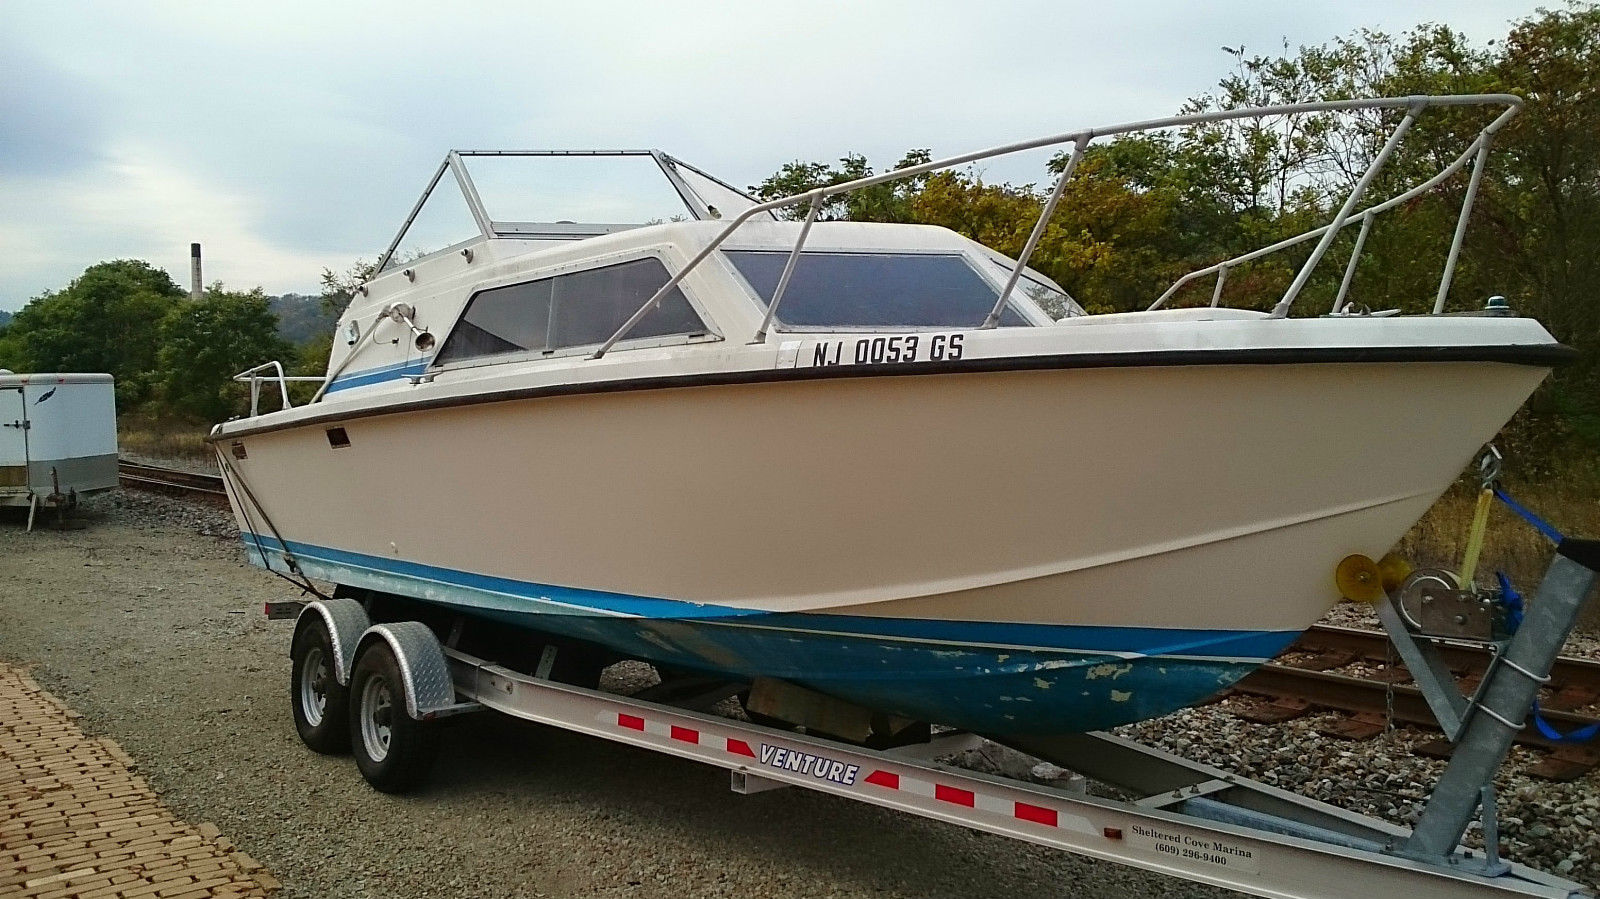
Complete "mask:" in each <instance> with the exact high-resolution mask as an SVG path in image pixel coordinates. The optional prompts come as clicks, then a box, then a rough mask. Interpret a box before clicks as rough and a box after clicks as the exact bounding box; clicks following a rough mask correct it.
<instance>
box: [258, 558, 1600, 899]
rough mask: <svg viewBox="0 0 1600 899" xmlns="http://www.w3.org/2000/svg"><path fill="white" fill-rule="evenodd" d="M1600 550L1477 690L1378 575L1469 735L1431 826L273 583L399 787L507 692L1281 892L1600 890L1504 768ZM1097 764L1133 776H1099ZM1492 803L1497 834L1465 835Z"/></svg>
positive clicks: (855, 787)
mask: <svg viewBox="0 0 1600 899" xmlns="http://www.w3.org/2000/svg"><path fill="white" fill-rule="evenodd" d="M1366 564H1367V565H1368V566H1372V567H1371V568H1370V573H1372V574H1373V575H1375V574H1376V572H1377V568H1376V566H1375V565H1374V564H1373V563H1370V562H1367V563H1366ZM1367 570H1368V569H1363V571H1367ZM1597 571H1600V541H1596V540H1574V539H1570V538H1569V539H1565V540H1563V541H1562V542H1561V543H1560V545H1559V547H1558V548H1557V551H1556V556H1555V558H1554V560H1553V561H1552V563H1551V565H1550V568H1549V570H1548V571H1547V572H1546V575H1545V577H1544V580H1543V582H1542V583H1541V585H1540V587H1539V590H1538V593H1537V595H1536V596H1535V598H1534V599H1533V600H1532V601H1531V602H1530V603H1529V604H1528V608H1527V612H1526V616H1525V618H1524V619H1523V620H1522V622H1521V624H1520V626H1519V627H1517V628H1516V630H1515V633H1514V634H1511V635H1510V636H1509V637H1507V638H1506V639H1503V640H1499V641H1495V642H1492V643H1491V644H1490V645H1491V647H1492V649H1493V650H1494V653H1495V657H1494V661H1493V663H1492V664H1491V665H1490V667H1489V669H1488V671H1487V672H1486V673H1485V676H1484V677H1483V679H1482V682H1481V683H1480V685H1479V686H1478V688H1477V689H1476V691H1475V692H1474V693H1473V695H1471V696H1470V697H1468V696H1463V695H1462V694H1461V693H1460V692H1459V690H1458V688H1457V687H1456V685H1455V683H1454V680H1453V679H1452V677H1451V675H1450V672H1449V669H1448V668H1447V667H1445V665H1444V663H1443V661H1442V659H1441V657H1440V654H1439V652H1438V650H1437V648H1436V646H1435V645H1434V641H1435V640H1436V639H1437V638H1435V637H1430V636H1426V635H1422V634H1419V633H1417V631H1416V628H1415V627H1414V626H1413V627H1409V628H1408V627H1407V624H1406V617H1405V615H1404V613H1403V610H1402V609H1401V608H1400V606H1399V604H1398V601H1397V600H1396V599H1395V598H1393V597H1391V595H1390V593H1389V591H1388V590H1387V589H1386V588H1385V587H1383V586H1374V587H1373V590H1374V596H1375V605H1376V607H1377V611H1378V614H1379V619H1380V620H1381V621H1382V623H1383V625H1384V627H1385V630H1386V631H1388V633H1389V636H1390V639H1391V640H1392V641H1393V642H1394V644H1395V647H1396V649H1397V650H1398V652H1399V654H1400V656H1401V658H1402V659H1403V660H1404V661H1405V663H1406V664H1407V667H1408V668H1409V669H1410V670H1411V671H1412V672H1413V674H1414V676H1415V677H1416V680H1417V683H1418V684H1419V685H1420V686H1421V687H1422V689H1423V691H1424V693H1425V695H1426V696H1427V698H1428V701H1429V705H1430V707H1432V709H1433V710H1434V712H1435V714H1436V716H1437V717H1438V719H1439V722H1440V725H1441V727H1442V728H1443V729H1444V731H1445V733H1446V735H1447V736H1448V737H1449V739H1450V740H1451V742H1452V743H1453V744H1454V745H1455V750H1454V752H1453V754H1452V755H1451V759H1450V762H1449V765H1448V767H1447V768H1446V770H1445V772H1444V774H1443V775H1442V776H1441V777H1440V779H1439V782H1438V783H1437V784H1436V785H1435V787H1434V789H1433V791H1432V792H1431V794H1430V795H1429V798H1428V801H1427V805H1426V808H1425V810H1424V812H1423V815H1422V817H1421V819H1420V820H1419V821H1418V823H1417V826H1416V827H1415V828H1414V829H1410V830H1408V829H1406V828H1402V827H1398V826H1395V825H1391V824H1388V823H1386V822H1383V821H1380V820H1377V819H1374V818H1369V817H1366V816H1363V815H1358V814H1355V813H1352V812H1348V811H1345V810H1343V809H1340V808H1338V807H1336V806H1333V805H1329V804H1326V803H1322V802H1317V801H1315V800H1312V799H1309V798H1306V797H1303V796H1299V795H1296V794H1294V793H1290V792H1288V791H1285V790H1280V789H1276V788H1274V787H1270V786H1267V785H1265V784H1261V783H1256V782H1254V781H1250V780H1248V779H1245V778H1242V777H1239V776H1237V775H1235V774H1231V773H1229V772H1226V771H1223V770H1221V769H1217V768H1213V767H1210V766H1207V765H1202V764H1198V763H1196V762H1192V761H1189V760H1186V759H1183V758H1180V757H1178V756H1175V755H1172V754H1169V753H1166V752H1162V751H1160V750H1156V749H1153V748H1150V747H1147V746H1144V745H1141V744H1138V743H1135V742H1133V741H1130V740H1126V739H1122V738H1120V737H1116V736H1113V735H1110V734H1105V733H1085V734H1068V735H1062V736H1050V737H1022V738H1003V739H1001V740H999V741H997V742H1000V743H1003V744H1004V745H1005V746H1006V747H1009V748H1010V749H1013V750H1016V751H1020V752H1023V753H1026V754H1028V755H1029V756H1032V757H1035V758H1037V759H1041V760H1044V761H1048V762H1050V763H1052V764H1055V765H1057V766H1060V767H1061V768H1064V769H1067V770H1068V771H1071V772H1073V773H1074V774H1076V775H1081V777H1074V778H1072V779H1071V780H1070V781H1068V786H1067V788H1060V787H1056V786H1048V785H1042V784H1037V783H1033V782H1030V781H1028V780H1024V779H1020V778H1009V777H1002V776H996V775H990V774H985V773H980V772H976V771H972V770H968V769H965V768H959V767H956V766H954V765H951V764H947V763H944V762H942V761H940V760H941V759H946V758H949V757H951V756H953V755H956V754H958V753H960V752H962V751H963V750H969V749H992V748H993V747H994V746H995V742H996V741H990V740H988V739H986V738H984V737H982V736H979V735H975V734H969V733H964V732H952V733H943V734H934V735H932V736H931V737H930V738H929V739H928V740H927V741H925V742H919V743H913V744H910V745H904V746H899V747H895V748H890V749H871V748H866V747H864V746H861V745H857V744H855V743H850V742H845V741H841V740H836V739H830V738H828V737H824V736H819V735H815V734H804V733H798V732H795V731H792V730H783V729H778V728H773V727H766V726H762V725H759V724H752V723H748V722H745V721H740V720H735V719H732V718H728V717H723V716H720V715H715V714H711V713H708V712H706V711H702V710H700V709H701V708H704V707H706V706H707V705H708V704H709V702H708V701H707V700H708V697H710V698H711V699H712V701H714V699H720V698H722V697H725V696H728V695H731V693H732V691H731V690H726V689H725V690H723V691H721V692H716V691H712V692H710V693H705V692H702V693H701V694H700V695H699V696H698V697H689V698H687V699H680V700H679V701H677V702H675V703H668V702H653V701H648V700H646V699H642V698H635V697H628V696H622V695H617V694H613V693H608V692H603V691H600V690H597V689H587V688H585V687H581V686H574V685H572V684H568V683H562V682H560V681H559V680H558V679H556V678H553V677H552V676H551V675H552V672H555V671H557V666H556V659H557V653H558V650H557V648H556V647H555V646H546V647H545V648H544V651H543V654H542V655H541V656H540V657H539V660H538V664H537V667H536V668H535V670H534V671H533V673H531V674H526V673H522V672H519V671H516V670H513V669H511V668H508V667H505V666H504V665H500V664H496V663H495V662H494V661H491V660H486V659H481V658H477V657H474V656H472V655H469V654H467V653H465V652H462V651H461V650H459V649H457V648H455V646H454V644H455V642H456V638H457V637H458V636H459V635H460V633H461V627H459V626H457V627H456V628H454V629H453V630H452V631H451V632H450V633H448V634H447V635H445V636H444V639H442V640H441V639H440V636H439V635H438V634H437V633H436V632H435V631H434V630H433V629H432V628H430V627H429V626H427V625H425V624H422V623H420V622H417V621H399V622H390V623H380V624H373V623H371V621H370V619H369V617H368V611H367V607H365V606H363V604H362V603H361V602H359V601H357V600H355V599H349V598H338V599H320V600H316V601H313V602H309V603H304V604H301V603H271V604H269V608H268V613H269V616H272V617H288V615H291V614H294V613H295V611H296V610H298V617H297V623H296V626H295V641H294V649H293V651H292V655H293V656H294V685H293V686H294V688H293V691H292V693H293V698H294V706H295V717H296V726H297V728H298V729H300V731H301V736H302V738H303V739H305V741H306V742H307V744H308V745H310V746H311V747H312V748H313V749H316V750H318V751H322V752H330V751H338V750H339V749H342V748H343V746H344V745H351V748H352V749H353V751H354V754H355V756H356V762H357V765H358V767H360V769H361V771H362V774H363V775H364V776H365V777H366V778H367V779H368V781H369V782H371V783H372V784H373V785H374V786H375V787H377V788H379V789H381V790H385V791H400V790H403V789H406V788H408V787H409V786H412V785H414V783H416V782H417V780H418V779H420V778H421V777H422V776H424V775H425V774H426V771H427V769H428V767H429V766H430V765H431V763H432V759H433V748H434V747H435V746H436V745H437V744H436V740H437V736H438V734H437V726H438V722H439V720H440V719H442V718H445V717H449V716H452V715H458V714H463V713H467V712H476V711H480V710H493V711H498V712H503V713H505V714H508V715H512V716H514V717H517V718H522V719H525V720H528V721H534V722H538V723H540V724H546V725H550V726H553V727H559V728H562V729H565V730H571V731H576V732H579V733H583V734H587V735H589V736H593V737H599V738H602V739H606V740H611V741H614V742H618V743H623V744H627V745H630V746H636V747H640V748H643V749H650V750H654V751H657V752H662V753H666V754H668V755H673V756H678V757H680V758H684V759H690V760H693V761H697V762H702V763H705V764H708V765H715V766H717V767H721V768H726V769H728V771H729V772H730V774H731V784H732V789H733V790H734V792H737V793H742V794H751V793H761V792H765V791H768V790H774V789H778V788H782V787H804V788H807V789H812V790H817V791H819V792H823V793H829V794H833V795H836V796H842V797H845V798H848V799H853V800H857V801H860V802H866V803H869V804H872V805H877V806H883V807H885V808H891V809H895V810H898V811H902V812H906V813H909V814H913V815H920V816H922V817H925V818H932V819H934V820H938V821H946V822H949V823H952V824H956V825H959V826H962V827H966V828H970V829H973V830H978V831H983V832H987V833H993V834H999V835H1001V836H1006V837H1011V838H1014V839H1018V840H1023V841H1025V842H1029V843H1036V844H1039V845H1043V846H1050V847H1054V848H1057V849H1063V850H1066V851H1068V852H1073V853H1077V854H1079V855H1084V856H1088V857H1090V858H1097V859H1103V860H1106V861H1112V862H1117V863H1119V864H1125V865H1130V866H1133V867H1137V868H1143V869H1146V870H1150V871H1156V872H1160V873H1162V874H1167V875H1170V876H1173V877H1177V878H1181V879H1184V880H1190V881H1196V882H1201V883H1208V884H1212V885H1215V886H1221V887H1227V888H1229V889H1233V890H1238V891H1240V892H1244V893H1251V894H1255V895H1260V896H1272V897H1295V899H1309V897H1337V896H1349V895H1404V896H1406V897H1408V899H1427V897H1439V899H1445V897H1449V899H1461V897H1472V896H1484V897H1488V896H1541V897H1560V899H1571V897H1577V896H1586V895H1589V894H1588V893H1587V892H1586V888H1585V887H1584V886H1583V885H1582V884H1578V883H1575V882H1572V881H1569V880H1565V879H1562V878H1560V877H1556V876H1554V875H1550V874H1546V873H1544V872H1542V871H1538V870H1535V869H1532V868H1529V867H1526V866H1523V865H1517V864H1512V863H1509V862H1506V861H1505V860H1503V859H1501V858H1500V857H1499V854H1498V842H1499V835H1498V829H1497V826H1496V818H1495V798H1494V789H1493V781H1494V775H1495V772H1496V770H1497V769H1498V768H1499V766H1500V764H1501V762H1502V761H1503V760H1504V758H1505V756H1506V753H1507V751H1508V749H1509V748H1510V746H1511V742H1512V738H1513V736H1514V735H1515V734H1516V732H1517V731H1518V730H1520V729H1521V727H1522V722H1523V720H1524V719H1525V718H1526V716H1527V714H1528V713H1529V710H1530V708H1531V707H1532V704H1533V701H1534V699H1535V697H1536V696H1537V692H1538V688H1539V686H1540V684H1541V683H1543V682H1544V681H1545V680H1547V679H1548V677H1547V673H1548V672H1549V670H1550V668H1551V665H1552V664H1553V662H1554V660H1555V658H1556V656H1557V654H1558V652H1559V650H1560V648H1561V645H1562V644H1563V643H1564V642H1565V641H1566V638H1567V635H1568V634H1569V633H1570V631H1571V629H1572V626H1573V623H1574V622H1575V620H1576V618H1577V614H1578V611H1579V608H1580V606H1581V605H1582V603H1583V600H1584V599H1585V597H1587V596H1588V594H1589V592H1590V591H1591V590H1592V589H1593V588H1594V585H1595V582H1596V577H1597V574H1596V573H1597ZM1373 583H1374V584H1376V581H1373ZM669 683H670V682H669ZM657 695H659V693H658V694H657ZM696 698H698V699H699V700H700V701H698V702H696V701H695V699H696ZM690 706H693V707H690ZM1083 778H1089V779H1091V780H1093V781H1097V782H1099V783H1102V784H1105V785H1107V786H1110V787H1112V788H1114V790H1115V791H1116V792H1118V793H1120V794H1122V795H1123V796H1125V797H1127V798H1122V799H1113V798H1106V797H1105V796H1100V795H1092V794H1091V793H1090V792H1088V790H1087V788H1086V785H1085V783H1084V781H1083ZM1475 818H1476V819H1479V820H1481V823H1482V828H1483V831H1482V832H1483V836H1484V842H1485V849H1483V850H1473V849H1469V848H1466V847H1464V846H1461V845H1460V841H1461V838H1462V836H1463V834H1464V833H1465V832H1466V830H1467V827H1468V824H1469V823H1470V822H1471V821H1472V820H1474V819H1475Z"/></svg>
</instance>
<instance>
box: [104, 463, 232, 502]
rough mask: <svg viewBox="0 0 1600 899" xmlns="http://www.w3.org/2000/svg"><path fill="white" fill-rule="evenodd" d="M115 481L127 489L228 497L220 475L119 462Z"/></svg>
mask: <svg viewBox="0 0 1600 899" xmlns="http://www.w3.org/2000/svg"><path fill="white" fill-rule="evenodd" d="M117 479H118V480H119V481H122V482H123V483H125V484H127V486H129V487H135V488H138V489H141V490H162V491H177V492H181V493H195V494H201V495H204V496H218V497H226V496H227V495H228V494H227V491H226V490H224V489H223V485H222V476H221V475H214V474H204V473H201V472H195V471H184V470H182V469H177V468H165V467H162V466H159V465H144V464H142V463H138V462H126V461H120V460H119V461H118V462H117Z"/></svg>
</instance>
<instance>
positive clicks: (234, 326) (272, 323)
mask: <svg viewBox="0 0 1600 899" xmlns="http://www.w3.org/2000/svg"><path fill="white" fill-rule="evenodd" d="M277 324H278V322H277V317H276V316H274V315H273V314H272V311H271V309H270V308H269V306H268V300H267V297H266V295H265V294H263V293H262V292H261V288H259V287H258V288H256V289H254V290H251V291H248V292H235V291H226V290H223V289H222V285H221V284H220V283H219V284H215V285H212V287H210V288H209V289H207V290H206V292H205V295H204V296H202V297H201V298H200V299H199V300H196V301H194V302H190V303H184V304H182V305H180V306H178V307H177V308H175V309H173V310H172V313H171V314H170V315H169V316H168V317H167V319H166V321H165V322H163V324H162V331H161V336H162V346H161V352H160V359H159V361H160V367H161V368H160V370H161V380H160V388H161V396H162V398H163V399H164V401H165V403H166V405H167V407H168V408H169V409H172V410H174V411H177V412H180V413H183V414H186V415H192V416H194V417H196V418H199V419H201V420H203V421H221V420H222V419H224V418H227V417H229V416H230V415H237V414H240V413H242V412H244V411H247V409H248V405H247V404H248V399H247V397H248V391H247V388H246V387H245V385H243V384H239V383H235V382H234V381H233V376H234V375H235V374H237V373H238V372H241V371H243V370H245V369H247V368H250V367H251V366H254V365H259V364H260V363H262V362H266V361H269V360H272V359H283V358H285V357H287V356H289V355H290V352H291V349H290V347H289V346H288V344H286V343H285V342H284V341H283V340H282V338H280V337H278V334H277Z"/></svg>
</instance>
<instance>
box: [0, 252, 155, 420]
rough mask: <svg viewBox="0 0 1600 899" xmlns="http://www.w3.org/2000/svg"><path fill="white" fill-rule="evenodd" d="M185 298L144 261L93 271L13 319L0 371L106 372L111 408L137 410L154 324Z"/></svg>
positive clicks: (151, 363)
mask: <svg viewBox="0 0 1600 899" xmlns="http://www.w3.org/2000/svg"><path fill="white" fill-rule="evenodd" d="M184 296H185V294H184V292H183V291H182V290H180V289H179V288H178V286H177V285H176V284H174V283H173V281H172V278H171V277H170V276H168V275H167V273H166V272H164V271H162V270H160V269H158V268H155V267H153V266H151V265H150V264H149V263H148V262H144V261H141V260H137V259H119V260H115V261H112V262H101V263H98V264H96V265H92V266H90V267H89V268H87V269H85V270H84V272H83V274H82V275H80V276H78V278H76V279H75V280H73V282H72V283H71V284H69V285H67V287H66V288H65V289H64V290H61V291H59V292H53V291H47V292H46V293H44V294H42V295H41V296H38V297H35V298H34V299H33V300H31V301H29V303H28V305H26V306H24V307H23V308H22V310H21V311H20V312H18V313H17V315H16V318H15V319H13V321H12V322H11V325H10V326H9V327H8V328H7V329H6V332H5V338H4V340H3V341H0V367H5V368H10V369H14V370H17V371H82V372H106V373H109V374H110V375H112V376H113V377H115V378H116V379H117V401H118V403H119V404H121V405H123V406H130V405H134V404H137V403H138V402H140V401H142V400H144V399H145V398H146V397H148V396H149V392H150V387H151V384H152V381H153V375H154V370H155V361H156V354H157V351H158V349H159V347H160V342H161V322H162V320H163V319H164V318H165V317H166V315H167V313H168V312H169V310H171V309H172V308H173V307H174V306H176V305H178V304H179V303H181V302H182V301H183V297H184Z"/></svg>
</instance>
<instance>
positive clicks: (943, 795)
mask: <svg viewBox="0 0 1600 899" xmlns="http://www.w3.org/2000/svg"><path fill="white" fill-rule="evenodd" d="M933 798H935V799H938V800H940V801H942V802H949V803H953V804H955V805H964V806H966V807H967V808H972V807H973V806H974V805H976V804H977V801H978V797H977V796H975V795H973V793H972V791H971V790H958V789H956V788H955V787H947V786H945V785H944V784H934V785H933Z"/></svg>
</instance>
